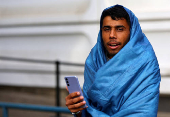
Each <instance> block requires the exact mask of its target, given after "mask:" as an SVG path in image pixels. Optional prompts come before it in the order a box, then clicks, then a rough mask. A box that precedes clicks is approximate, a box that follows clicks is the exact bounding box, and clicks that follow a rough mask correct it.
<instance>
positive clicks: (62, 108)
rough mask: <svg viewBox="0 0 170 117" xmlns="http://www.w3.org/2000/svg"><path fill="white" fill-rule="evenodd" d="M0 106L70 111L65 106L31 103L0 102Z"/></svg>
mask: <svg viewBox="0 0 170 117" xmlns="http://www.w3.org/2000/svg"><path fill="white" fill-rule="evenodd" d="M0 107H2V108H4V107H5V108H13V109H22V110H34V111H47V112H61V113H62V112H63V113H70V111H69V110H68V108H65V107H54V106H44V105H31V104H20V103H7V102H0Z"/></svg>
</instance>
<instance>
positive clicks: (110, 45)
mask: <svg viewBox="0 0 170 117" xmlns="http://www.w3.org/2000/svg"><path fill="white" fill-rule="evenodd" d="M119 45H120V43H108V46H109V48H110V49H117V48H118V47H119Z"/></svg>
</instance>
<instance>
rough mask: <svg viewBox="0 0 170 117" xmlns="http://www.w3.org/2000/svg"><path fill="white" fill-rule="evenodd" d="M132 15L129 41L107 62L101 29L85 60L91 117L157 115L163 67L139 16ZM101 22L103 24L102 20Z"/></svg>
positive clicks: (146, 116)
mask: <svg viewBox="0 0 170 117" xmlns="http://www.w3.org/2000/svg"><path fill="white" fill-rule="evenodd" d="M124 9H125V10H126V11H127V13H128V14H129V16H130V21H131V29H130V31H131V33H130V41H129V42H128V43H127V44H126V45H125V46H124V47H123V48H122V49H121V50H120V51H119V52H118V53H117V54H116V55H115V56H114V57H113V58H112V59H111V60H109V61H108V62H107V59H106V56H105V55H106V54H105V52H104V47H103V43H102V38H101V32H100V31H99V34H98V39H97V43H96V45H95V46H94V47H93V48H92V50H91V52H90V54H89V56H88V57H87V59H86V63H85V72H84V77H85V79H84V86H83V92H84V97H85V100H86V103H87V105H88V108H87V109H86V110H84V111H83V113H82V116H83V117H88V116H93V117H125V116H126V117H156V116H157V110H158V102H159V84H160V79H161V77H160V70H159V65H158V61H157V58H156V56H155V53H154V50H153V48H152V46H151V44H150V42H149V41H148V39H147V37H146V36H145V35H144V34H143V33H142V30H141V27H140V24H139V22H138V19H137V17H136V16H135V15H134V14H133V13H132V12H131V11H130V10H129V9H127V8H125V7H124ZM100 24H101V23H100Z"/></svg>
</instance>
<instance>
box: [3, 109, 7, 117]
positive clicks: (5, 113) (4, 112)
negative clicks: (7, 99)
mask: <svg viewBox="0 0 170 117" xmlns="http://www.w3.org/2000/svg"><path fill="white" fill-rule="evenodd" d="M2 109H3V117H8V108H6V107H3V108H2Z"/></svg>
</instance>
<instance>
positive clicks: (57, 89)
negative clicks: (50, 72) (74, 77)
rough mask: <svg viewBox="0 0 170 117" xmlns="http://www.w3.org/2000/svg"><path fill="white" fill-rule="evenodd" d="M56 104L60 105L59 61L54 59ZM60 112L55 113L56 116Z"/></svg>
mask: <svg viewBox="0 0 170 117" xmlns="http://www.w3.org/2000/svg"><path fill="white" fill-rule="evenodd" d="M55 65H56V106H58V107H59V106H60V86H59V84H60V62H59V61H56V62H55ZM59 115H60V113H57V115H56V116H57V117H59Z"/></svg>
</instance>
